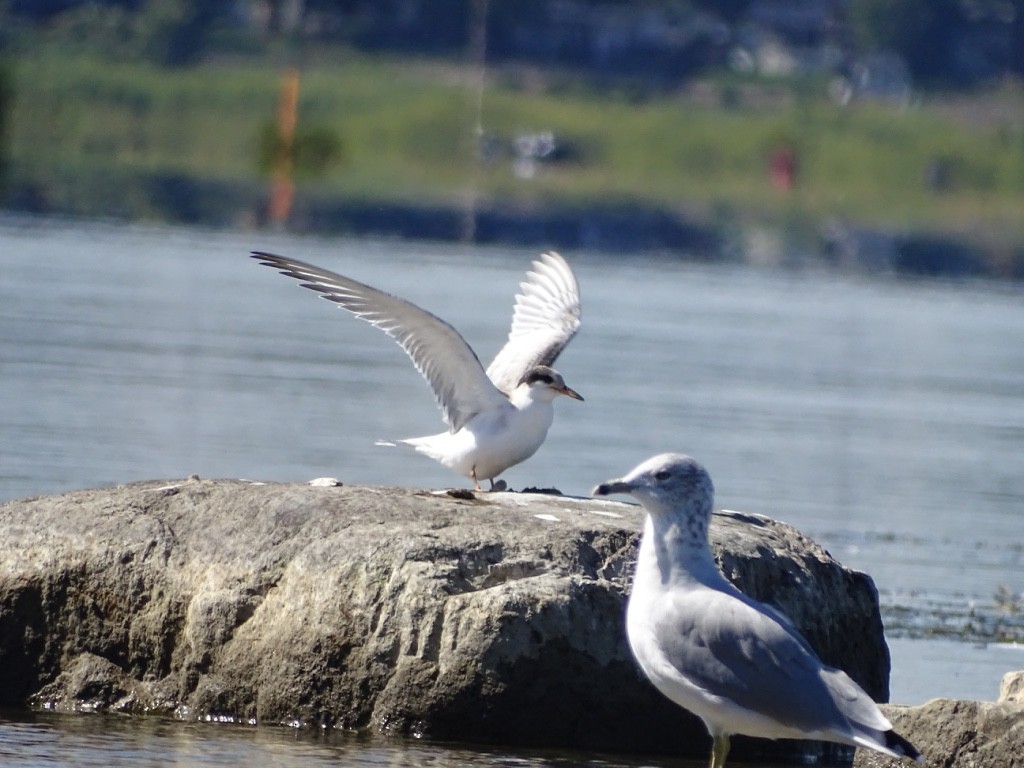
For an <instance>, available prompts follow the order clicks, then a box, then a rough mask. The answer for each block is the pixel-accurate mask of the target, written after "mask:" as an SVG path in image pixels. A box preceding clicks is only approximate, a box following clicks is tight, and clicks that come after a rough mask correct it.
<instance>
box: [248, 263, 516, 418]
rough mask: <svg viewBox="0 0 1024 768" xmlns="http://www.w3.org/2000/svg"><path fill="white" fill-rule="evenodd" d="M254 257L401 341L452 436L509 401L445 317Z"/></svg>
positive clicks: (307, 267) (309, 269)
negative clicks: (431, 394) (475, 416)
mask: <svg viewBox="0 0 1024 768" xmlns="http://www.w3.org/2000/svg"><path fill="white" fill-rule="evenodd" d="M252 257H253V258H254V259H259V261H260V263H261V264H264V265H266V266H268V267H273V268H274V269H277V270H280V271H281V274H283V275H287V276H288V277H294V278H295V279H296V280H300V281H301V285H302V287H303V288H309V289H311V290H314V291H317V292H319V293H320V295H321V296H322V297H323V298H325V299H327V300H328V301H333V302H335V303H337V304H338V305H339V306H341V307H343V308H344V309H347V310H348V311H349V312H351V313H352V314H354V315H355V316H356V317H358V318H359V319H360V320H365V321H366V322H368V323H370V324H371V325H374V326H376V327H377V328H380V329H381V330H382V331H384V333H386V334H387V335H388V336H390V337H391V338H393V339H394V340H395V341H397V342H398V343H399V344H400V345H401V347H402V349H404V350H405V351H406V353H407V354H408V355H409V357H410V358H412V361H413V363H414V364H415V365H416V369H417V370H418V371H419V372H420V373H421V374H423V377H424V378H425V379H426V380H427V382H428V383H429V384H430V387H431V389H433V390H434V396H435V397H436V398H437V403H438V405H440V406H441V411H442V412H443V414H444V420H445V422H446V423H447V424H448V427H449V429H451V431H452V432H457V431H458V430H459V429H461V428H462V426H463V425H464V424H465V423H466V422H467V421H469V420H470V419H471V418H472V417H473V416H474V415H476V414H477V413H480V412H481V411H484V410H488V409H491V408H500V407H503V406H504V405H506V404H507V403H508V400H507V398H506V397H505V396H504V395H502V393H501V392H499V391H498V390H497V389H496V388H495V386H494V384H493V383H491V380H490V379H489V378H487V374H485V373H484V368H483V366H482V365H481V364H480V360H479V358H477V356H476V353H475V352H473V350H472V348H471V347H470V346H469V344H467V343H466V340H465V339H463V338H462V336H461V335H459V332H458V331H456V330H455V329H454V328H453V327H452V326H450V325H449V324H448V323H446V322H445V321H444V320H442V319H441V318H439V317H436V316H435V315H432V314H431V313H430V312H427V311H426V310H425V309H420V308H419V307H417V306H416V305H415V304H413V303H411V302H408V301H406V300H405V299H400V298H398V297H397V296H392V295H391V294H389V293H384V292H383V291H378V290H377V289H376V288H371V287H370V286H368V285H364V284H363V283H360V282H358V281H356V280H353V279H351V278H349V277H344V276H342V275H339V274H337V273H335V272H331V271H329V270H326V269H321V268H320V267H316V266H313V265H312V264H307V263H305V262H302V261H298V260H297V259H290V258H286V257H284V256H277V255H275V254H272V253H263V252H261V251H253V252H252Z"/></svg>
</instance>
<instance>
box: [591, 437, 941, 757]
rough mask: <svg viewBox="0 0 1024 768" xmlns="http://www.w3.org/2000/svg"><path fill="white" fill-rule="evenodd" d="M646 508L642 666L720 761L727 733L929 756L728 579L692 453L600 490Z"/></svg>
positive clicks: (649, 465) (638, 586) (635, 610)
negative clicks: (695, 724) (700, 728)
mask: <svg viewBox="0 0 1024 768" xmlns="http://www.w3.org/2000/svg"><path fill="white" fill-rule="evenodd" d="M613 493H627V494H630V495H632V496H634V497H635V498H636V499H638V500H639V501H640V503H641V504H642V505H643V507H644V509H645V510H646V511H647V519H646V521H645V524H644V532H643V538H642V540H641V543H640V554H639V558H638V560H637V566H636V576H635V579H634V582H633V591H632V593H631V594H630V597H629V606H628V608H627V611H626V634H627V636H628V638H629V645H630V648H631V649H632V651H633V655H634V656H635V657H636V660H637V662H638V663H639V664H640V668H641V669H642V670H643V672H644V674H645V675H646V676H647V677H648V679H650V681H651V682H652V683H654V685H655V687H656V688H657V689H658V690H659V691H661V692H662V693H663V694H664V695H665V696H667V697H668V698H669V699H671V700H672V701H674V702H675V703H676V704H678V705H680V706H681V707H684V708H685V709H688V710H689V711H690V712H692V713H693V714H695V715H697V717H699V718H700V719H701V720H703V721H704V725H705V726H706V727H707V729H708V732H709V733H710V734H711V737H712V739H713V740H714V744H713V746H712V749H711V768H722V766H724V765H725V758H726V755H728V753H729V737H730V735H732V734H741V735H744V736H757V737H762V738H768V739H818V740H823V741H835V742H839V743H841V744H850V745H852V746H856V747H867V748H869V749H873V750H876V751H878V752H883V753H885V754H887V755H890V756H892V757H909V758H913V759H914V760H916V761H917V762H919V763H923V762H924V758H922V757H921V754H920V753H919V752H918V751H917V749H915V748H914V746H913V745H912V744H911V743H910V742H909V741H907V740H906V739H904V738H903V737H902V736H900V735H899V734H897V733H896V732H895V731H893V729H892V724H891V723H890V722H889V721H888V720H887V719H886V718H885V716H884V715H883V714H882V712H881V710H879V708H878V706H877V705H876V704H875V702H874V701H872V700H871V698H870V697H869V696H868V695H867V693H865V692H864V690H863V689H862V688H861V687H860V686H859V685H857V684H856V683H855V682H854V681H853V680H852V679H850V677H848V676H847V674H846V673H845V672H843V671H841V670H838V669H833V668H832V667H827V666H825V665H824V664H822V662H821V660H820V659H818V657H817V655H816V654H815V653H814V651H813V650H812V649H811V646H810V645H808V643H807V641H806V640H805V639H804V638H803V636H802V635H800V633H799V632H798V631H797V629H796V627H795V626H794V625H793V623H792V622H791V621H790V620H789V618H788V617H787V616H785V615H784V614H782V613H781V612H779V611H777V610H775V609H774V608H772V607H771V606H768V605H765V604H764V603H761V602H758V601H757V600H754V599H753V598H750V597H748V596H746V595H744V594H743V593H742V592H740V591H739V590H738V589H736V587H734V586H733V585H732V584H730V583H729V582H728V581H727V580H726V579H725V577H724V576H722V573H721V571H719V570H718V566H717V565H716V564H715V560H714V557H713V556H712V554H711V547H710V545H709V543H708V525H709V524H710V522H711V507H712V504H713V503H714V487H713V486H712V484H711V477H710V475H708V473H707V470H705V469H704V467H703V466H701V465H700V464H698V463H697V462H696V461H694V460H693V459H692V458H690V457H689V456H683V455H681V454H675V453H665V454H662V455H660V456H655V457H654V458H652V459H649V460H647V461H646V462H644V463H643V464H641V465H640V466H638V467H637V468H636V469H634V470H633V471H632V472H630V473H629V474H628V475H626V477H624V478H622V479H620V480H609V481H608V482H607V483H602V484H601V485H599V486H597V488H595V489H594V495H595V496H607V495H609V494H613Z"/></svg>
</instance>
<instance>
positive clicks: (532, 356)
mask: <svg viewBox="0 0 1024 768" xmlns="http://www.w3.org/2000/svg"><path fill="white" fill-rule="evenodd" d="M519 288H520V291H519V293H518V294H516V304H515V308H514V309H513V311H512V329H511V330H510V331H509V334H508V341H507V342H505V346H504V347H502V349H501V351H500V352H498V354H497V356H495V358H494V360H493V362H491V364H490V365H489V366H488V367H487V375H488V376H489V377H490V379H491V381H493V382H494V385H495V386H496V387H497V388H498V389H500V390H501V391H502V392H504V393H506V394H508V393H510V392H511V391H512V390H513V389H515V388H516V386H518V384H519V381H520V380H521V379H522V378H523V376H525V375H526V373H527V372H528V371H529V370H530V369H531V368H533V367H534V366H537V365H551V364H552V363H554V362H555V359H556V358H557V357H558V356H559V355H560V354H561V352H562V350H563V349H565V345H566V344H568V343H569V341H570V340H571V339H572V337H573V336H575V335H576V331H578V330H579V327H580V288H579V285H578V284H577V282H576V276H575V275H574V274H573V273H572V270H571V269H570V268H569V264H568V263H567V262H566V261H565V259H563V258H562V257H561V256H559V255H558V254H557V253H544V254H541V257H540V258H539V259H537V260H536V261H534V262H533V269H531V270H530V271H529V272H527V273H526V280H525V281H524V282H522V283H520V284H519Z"/></svg>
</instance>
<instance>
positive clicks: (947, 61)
mask: <svg viewBox="0 0 1024 768" xmlns="http://www.w3.org/2000/svg"><path fill="white" fill-rule="evenodd" d="M849 14H850V25H851V27H852V31H853V34H854V38H855V39H856V41H857V43H858V46H859V47H860V48H861V50H867V51H891V52H893V53H897V54H899V55H900V56H902V57H903V59H904V61H906V63H907V67H908V68H909V69H910V72H911V74H912V75H913V76H914V77H915V78H916V79H918V80H921V81H925V82H935V81H937V80H942V79H946V78H949V77H952V76H953V75H954V74H955V72H954V70H953V61H954V57H953V55H952V54H953V51H954V47H955V41H956V39H957V36H958V30H959V29H961V28H962V27H963V26H964V24H965V21H966V20H965V18H964V15H963V9H962V7H961V4H960V2H958V0H851V2H850V9H849Z"/></svg>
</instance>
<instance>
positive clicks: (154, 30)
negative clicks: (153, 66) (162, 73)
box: [134, 0, 233, 67]
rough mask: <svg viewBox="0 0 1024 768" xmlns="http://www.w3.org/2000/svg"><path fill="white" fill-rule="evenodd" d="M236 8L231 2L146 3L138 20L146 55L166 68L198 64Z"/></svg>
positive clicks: (178, 0) (167, 0) (154, 0)
mask: <svg viewBox="0 0 1024 768" xmlns="http://www.w3.org/2000/svg"><path fill="white" fill-rule="evenodd" d="M232 7H233V3H232V2H231V0H145V1H144V2H143V3H142V5H141V7H140V8H139V11H138V13H137V14H136V15H135V19H134V28H135V33H136V35H137V39H138V40H139V42H140V45H141V49H142V50H141V54H142V56H143V57H144V58H146V59H149V60H150V61H155V62H156V63H158V64H162V65H164V66H171V67H175V66H185V65H188V64H194V63H195V62H196V61H198V60H199V59H200V58H201V57H202V55H203V53H205V51H206V46H207V42H208V39H209V33H210V31H211V28H212V26H213V24H214V23H215V22H216V21H217V20H218V19H219V18H222V17H225V16H227V15H228V14H229V13H230V12H231V10H232Z"/></svg>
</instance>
